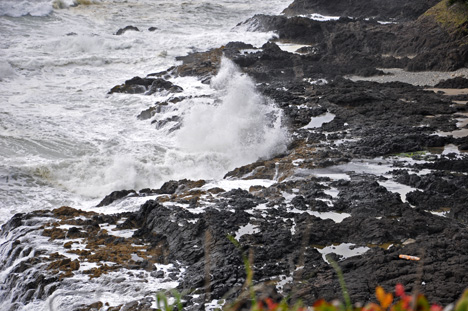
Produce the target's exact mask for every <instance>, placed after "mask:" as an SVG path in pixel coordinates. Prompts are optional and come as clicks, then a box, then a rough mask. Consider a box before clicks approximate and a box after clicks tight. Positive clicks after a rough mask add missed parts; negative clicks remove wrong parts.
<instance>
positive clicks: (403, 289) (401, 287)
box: [395, 283, 406, 297]
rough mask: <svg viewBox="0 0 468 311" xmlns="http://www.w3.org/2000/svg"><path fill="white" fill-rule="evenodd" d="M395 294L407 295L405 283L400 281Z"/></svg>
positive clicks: (399, 295)
mask: <svg viewBox="0 0 468 311" xmlns="http://www.w3.org/2000/svg"><path fill="white" fill-rule="evenodd" d="M395 295H397V296H398V297H404V296H405V295H406V294H405V287H404V286H403V284H400V283H398V284H397V285H396V286H395Z"/></svg>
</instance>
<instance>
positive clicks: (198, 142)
mask: <svg viewBox="0 0 468 311" xmlns="http://www.w3.org/2000/svg"><path fill="white" fill-rule="evenodd" d="M288 4H289V1H284V0H265V1H250V0H239V1H229V0H217V1H211V0H210V1H201V0H193V1H187V0H186V1H182V0H170V1H169V0H161V1H157V0H102V1H98V0H94V1H92V0H54V1H51V0H29V1H17V0H1V1H0V225H1V224H4V223H5V222H7V221H8V220H9V219H10V218H11V217H12V216H13V215H14V214H16V213H26V212H30V211H33V210H40V209H53V208H57V207H60V206H62V205H68V206H71V207H75V208H81V209H84V210H95V207H94V206H95V205H96V204H97V203H98V202H99V201H100V199H102V198H103V197H104V196H105V195H107V194H109V193H110V192H112V191H114V190H121V189H135V190H139V189H142V188H156V187H159V186H160V185H161V184H162V183H163V182H165V181H167V180H170V179H180V178H192V179H199V178H203V179H209V180H219V179H220V178H222V176H224V174H225V173H226V172H227V171H229V170H231V169H233V168H235V167H238V166H240V165H243V164H247V163H249V162H252V161H255V160H256V159H257V158H259V157H266V156H270V155H271V154H273V153H275V152H280V151H282V150H283V149H284V148H285V145H286V141H287V133H286V130H285V129H284V128H282V126H281V122H280V121H281V115H280V112H279V110H278V109H276V108H275V107H274V103H272V102H271V101H270V100H269V99H267V98H263V97H262V96H261V95H259V94H258V93H257V92H256V90H255V83H254V82H253V81H252V80H251V79H249V78H248V77H247V76H245V75H243V74H241V73H240V72H239V70H238V69H237V68H236V67H235V65H234V64H232V63H231V62H229V61H228V60H224V61H223V65H222V68H221V70H220V73H219V74H218V76H217V77H216V78H215V79H213V83H212V84H211V85H205V84H202V83H201V82H200V81H199V80H198V79H197V78H195V77H186V78H174V79H172V80H171V81H172V82H173V83H175V84H177V85H180V86H182V87H183V88H184V95H186V96H193V98H192V99H188V100H184V101H182V102H180V103H179V104H178V105H177V106H175V105H174V106H171V107H169V108H167V109H166V110H164V111H162V112H161V113H160V114H158V115H157V116H155V120H156V121H157V120H158V118H160V119H161V120H162V119H165V118H169V117H171V116H173V115H177V116H180V117H182V119H181V122H182V124H181V128H180V130H177V131H171V128H172V127H173V126H174V125H176V124H172V123H171V122H169V124H167V125H166V126H163V127H162V128H159V129H156V128H155V126H154V125H152V124H151V120H146V121H139V120H137V118H136V116H137V115H138V114H139V113H140V112H141V111H142V110H145V109H147V108H148V107H151V106H153V105H154V103H155V102H157V101H164V100H167V99H169V98H171V96H173V95H172V94H167V93H158V94H155V95H151V96H144V95H125V94H115V95H107V92H108V91H109V90H110V89H111V88H112V87H113V86H114V85H117V84H121V83H123V82H124V81H125V80H127V79H130V78H132V77H134V76H146V75H147V74H149V73H152V72H158V71H162V70H165V69H167V68H169V67H170V66H173V65H176V64H177V61H176V60H175V57H176V56H180V55H186V54H187V53H189V52H196V51H205V50H207V49H209V48H214V47H219V46H221V45H223V44H226V43H228V42H230V41H244V42H246V43H251V44H253V45H254V46H261V45H263V44H264V43H265V42H266V41H267V40H268V39H270V38H271V37H273V36H274V34H273V33H253V32H248V31H247V30H246V29H241V28H236V27H235V26H236V24H238V23H239V22H242V21H244V20H245V19H247V18H249V17H250V16H252V15H254V14H256V13H265V14H279V13H280V12H281V11H282V10H283V9H284V8H285V7H286V6H287V5H288ZM127 25H133V26H136V27H138V28H139V29H140V31H139V32H136V31H128V32H126V33H125V34H123V35H121V36H117V35H115V33H116V32H117V30H118V29H120V28H123V27H125V26H127ZM150 27H156V28H157V29H156V30H155V31H149V30H148V29H149V28H150ZM198 95H209V97H202V98H196V96H198ZM272 114H276V115H277V117H278V118H275V120H276V121H272V119H270V118H269V117H268V116H271V115H272ZM141 203H143V201H141V202H140V201H138V200H137V201H134V202H133V203H132V204H120V205H119V204H116V205H113V206H111V207H109V208H107V209H106V210H105V211H104V212H106V213H115V212H123V211H134V210H136V209H138V206H139V204H141ZM100 211H101V212H103V211H102V210H100ZM30 225H31V226H34V224H30ZM18 237H21V238H22V239H23V240H25V241H26V240H27V241H28V243H31V245H32V247H33V248H35V249H41V248H42V249H44V248H48V249H49V250H50V251H53V250H54V247H55V246H54V245H52V244H51V243H50V242H48V241H47V240H46V239H43V238H41V237H38V236H35V237H33V236H29V235H28V233H27V226H24V227H22V228H21V227H20V228H19V229H18V230H16V231H15V232H3V233H2V236H1V238H0V243H1V245H0V261H1V262H2V265H1V269H2V270H0V291H1V294H0V297H1V298H0V299H2V300H1V301H0V306H1V308H0V309H1V310H4V309H8V308H9V307H10V304H9V299H11V297H12V292H14V290H15V289H13V288H5V287H4V286H1V284H2V283H3V282H4V280H5V279H6V278H8V276H9V273H10V271H11V270H12V269H13V268H14V267H15V266H17V265H18V264H20V262H19V261H20V260H21V259H20V260H19V261H18V262H8V260H7V258H6V256H7V253H8V250H9V247H11V243H12V241H13V240H14V239H16V238H18ZM32 241H34V242H32ZM28 256H34V252H31V253H28V254H27V255H25V258H26V257H28ZM37 272H38V271H32V270H31V271H29V272H28V273H31V274H32V273H37ZM23 277H24V278H25V279H24V281H25V282H26V281H27V277H28V275H27V274H26V273H25V275H24V276H23ZM113 277H116V276H115V275H109V279H112V278H113ZM85 278H87V277H85V276H83V279H85ZM74 281H75V283H71V284H64V285H63V286H64V288H65V289H66V288H68V290H69V291H79V290H86V291H93V290H95V289H101V290H103V291H105V292H106V295H108V297H107V299H108V300H112V299H115V301H118V300H120V301H124V300H126V299H127V300H128V299H130V298H134V297H135V295H136V294H135V292H134V291H131V290H129V291H128V292H118V291H117V290H116V288H115V287H113V286H111V285H108V284H107V283H105V282H104V283H105V284H107V285H105V284H104V283H102V282H101V281H100V282H101V283H100V282H97V281H96V282H94V283H93V282H91V283H89V282H88V283H83V284H82V283H80V280H79V278H78V279H76V280H74ZM131 281H132V280H129V284H131ZM109 284H110V283H109ZM172 285H173V284H172ZM106 286H107V287H106ZM129 286H130V287H131V285H129ZM147 286H148V287H151V288H155V287H157V286H160V285H158V284H148V285H147ZM83 287H84V288H83ZM78 298H79V297H78ZM67 299H72V300H73V297H68V298H67ZM67 303H71V302H67V301H62V302H61V305H66V304H67ZM20 310H48V301H42V300H34V299H32V301H31V302H28V303H26V304H25V305H24V306H21V308H20ZM64 310H65V309H64Z"/></svg>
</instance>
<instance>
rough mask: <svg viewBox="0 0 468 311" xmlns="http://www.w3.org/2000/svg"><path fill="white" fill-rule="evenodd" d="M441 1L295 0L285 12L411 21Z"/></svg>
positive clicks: (289, 13) (291, 14)
mask: <svg viewBox="0 0 468 311" xmlns="http://www.w3.org/2000/svg"><path fill="white" fill-rule="evenodd" d="M438 2H439V0H428V1H406V0H394V1H391V2H389V1H386V0H370V1H360V0H335V1H327V0H295V1H294V2H293V3H292V4H290V5H289V6H288V7H287V8H286V9H285V10H284V11H283V12H284V13H285V14H286V15H287V16H294V15H305V14H313V13H318V14H321V15H327V16H341V17H352V18H371V19H377V20H382V21H397V22H401V21H410V20H415V19H417V18H418V17H419V16H420V15H421V14H423V13H424V12H425V11H427V10H428V9H429V8H431V7H432V6H434V5H436V4H437V3H438Z"/></svg>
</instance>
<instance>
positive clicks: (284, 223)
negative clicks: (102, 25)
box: [2, 0, 468, 310]
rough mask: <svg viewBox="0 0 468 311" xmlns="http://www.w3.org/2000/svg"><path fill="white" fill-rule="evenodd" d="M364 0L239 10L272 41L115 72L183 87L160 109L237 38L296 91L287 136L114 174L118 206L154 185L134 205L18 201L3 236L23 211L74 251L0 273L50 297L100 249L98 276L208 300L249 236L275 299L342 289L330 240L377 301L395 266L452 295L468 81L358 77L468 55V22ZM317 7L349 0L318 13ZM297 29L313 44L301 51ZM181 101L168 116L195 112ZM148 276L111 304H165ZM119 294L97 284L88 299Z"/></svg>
mask: <svg viewBox="0 0 468 311" xmlns="http://www.w3.org/2000/svg"><path fill="white" fill-rule="evenodd" d="M351 2H352V3H354V4H353V5H351V4H349V3H350V1H338V3H337V4H336V5H335V2H333V3H334V5H333V7H331V6H330V5H329V2H328V1H320V0H315V1H313V0H296V1H294V2H293V3H292V4H291V5H290V6H289V7H288V8H287V9H286V10H285V15H281V16H264V15H258V16H255V17H252V18H251V19H249V20H248V21H245V22H243V23H240V24H239V25H237V26H236V27H248V28H249V29H251V30H252V31H276V32H277V33H278V38H277V39H275V40H272V41H271V42H267V43H265V44H264V45H263V46H262V47H260V48H258V47H253V46H250V45H247V44H244V43H241V42H232V43H229V44H227V45H226V46H223V47H220V48H218V49H214V50H211V51H206V52H203V53H195V54H190V55H187V56H182V57H180V58H179V60H180V61H181V63H182V64H181V65H179V66H177V67H173V68H169V69H168V70H167V71H165V72H162V73H155V74H150V75H148V76H147V77H144V78H139V77H136V78H133V79H131V80H128V81H126V82H125V83H123V84H122V85H119V86H115V87H114V88H112V90H111V91H110V93H131V94H146V95H151V94H153V93H155V92H160V91H166V92H169V93H173V94H174V97H172V99H171V100H170V102H164V103H156V104H155V106H154V107H152V108H150V109H148V110H146V111H143V112H142V113H141V114H140V115H139V116H138V120H135V122H153V121H154V120H153V117H154V116H155V115H157V114H158V113H161V111H162V110H163V108H162V107H164V106H166V105H177V103H178V102H180V101H183V100H184V96H185V95H184V90H183V88H181V87H180V86H177V85H175V84H173V83H172V82H171V81H170V80H171V79H172V78H173V77H175V76H196V77H198V78H199V79H200V80H201V81H203V83H209V82H210V79H211V77H213V76H214V75H215V74H216V72H217V69H218V68H219V65H220V61H221V58H222V56H225V57H227V58H229V59H231V60H232V61H233V62H234V63H236V64H237V65H238V66H239V67H240V68H241V69H242V71H243V72H245V73H246V74H248V75H249V76H251V77H252V78H253V79H254V80H255V81H256V82H257V87H258V92H260V93H261V94H263V95H265V96H267V97H268V98H271V99H272V100H274V102H275V103H276V104H277V105H278V107H279V108H281V109H282V111H283V114H284V116H285V120H286V123H287V124H286V125H287V126H288V128H289V130H290V134H291V139H290V143H289V146H288V150H287V151H286V152H284V153H283V154H278V155H276V156H274V157H273V158H269V159H260V160H258V161H257V162H254V163H251V164H249V165H246V166H242V167H239V168H236V169H234V170H232V171H230V172H227V173H226V176H225V181H226V183H225V184H219V183H214V182H212V181H205V180H199V181H190V180H179V181H169V182H167V183H165V184H164V185H163V186H162V187H161V188H160V189H143V190H140V189H135V190H123V191H116V192H114V193H112V194H109V196H107V197H106V198H104V199H103V201H102V202H101V203H100V206H102V208H105V206H106V205H109V204H112V203H113V202H114V201H116V200H126V199H128V198H132V197H141V198H145V197H151V199H150V200H148V201H147V202H146V203H144V204H143V205H142V206H141V207H140V209H139V210H138V211H137V212H134V213H124V214H118V215H104V214H99V213H88V212H83V211H80V210H76V209H73V208H72V207H61V208H58V209H56V210H53V211H39V212H33V213H29V214H18V215H16V216H15V217H13V218H12V219H11V220H10V221H9V222H8V223H7V224H5V225H4V226H3V227H2V234H3V235H4V236H6V235H7V234H8V233H12V234H13V233H14V232H16V231H15V230H20V228H22V229H21V230H23V231H27V232H28V234H29V233H32V232H37V233H38V234H39V235H42V236H43V237H44V238H46V239H48V240H49V241H50V242H51V243H54V244H56V245H57V247H58V248H61V249H62V250H63V252H64V253H69V254H73V256H74V257H73V258H75V259H73V260H71V259H70V258H71V256H68V257H67V256H64V255H63V254H62V253H61V254H59V253H53V254H40V257H38V255H39V254H36V256H31V257H30V258H29V259H28V260H25V261H22V264H21V265H19V266H16V267H14V268H13V269H12V270H11V271H10V274H9V277H8V278H7V283H6V284H4V285H2V286H3V287H6V288H8V287H9V288H13V287H23V291H22V292H23V294H22V295H19V296H18V297H11V299H12V301H18V302H21V301H27V300H28V299H31V298H32V297H34V298H37V299H45V298H46V297H48V296H50V295H52V294H53V293H54V291H55V290H56V288H57V286H58V285H57V284H58V283H60V282H67V279H70V278H71V277H73V275H74V271H77V270H79V269H80V266H81V267H83V266H86V265H88V264H90V263H93V264H94V265H93V266H92V267H91V268H89V269H86V270H85V271H86V272H85V273H86V274H88V275H89V278H91V279H92V278H99V277H101V276H103V275H106V274H109V273H110V272H113V271H122V270H125V271H126V273H122V276H121V278H123V279H124V280H122V281H121V282H124V281H125V280H134V279H135V278H136V279H140V280H141V282H143V283H144V282H145V280H146V282H147V279H148V278H157V279H160V280H162V281H163V282H166V283H167V284H168V285H170V284H172V283H171V282H176V281H178V282H179V285H178V290H180V291H181V292H184V293H186V295H185V299H186V301H185V308H184V309H186V310H205V303H208V302H211V301H220V303H221V300H222V299H228V300H229V299H233V298H235V297H238V296H239V295H240V293H241V291H242V288H243V285H244V282H245V271H244V268H243V263H242V257H241V253H242V252H244V253H245V254H248V253H250V254H251V256H252V257H253V260H252V266H253V270H254V281H255V284H257V285H259V286H258V292H259V293H262V294H265V295H270V296H272V297H274V298H275V299H279V297H282V296H287V295H290V296H291V299H292V300H296V299H302V300H303V301H304V302H305V303H307V304H310V303H313V302H314V301H315V300H317V299H319V298H325V299H328V300H332V299H335V298H338V297H337V295H338V293H339V292H340V289H339V288H340V287H339V282H338V278H337V277H336V274H335V272H334V270H333V268H332V267H331V266H330V265H329V264H328V262H327V260H326V258H325V254H331V256H332V258H333V259H334V260H336V261H338V263H339V265H340V266H341V268H342V270H343V273H344V278H345V280H346V282H347V285H348V289H349V293H350V296H351V298H352V300H353V301H354V302H361V303H365V302H368V301H372V300H373V299H374V297H373V292H374V291H373V289H374V288H375V287H376V286H377V285H381V286H383V287H384V288H385V289H386V290H391V289H392V288H393V287H394V286H395V284H397V283H403V284H405V286H406V287H407V289H409V290H419V291H422V292H424V293H425V294H426V295H427V297H428V299H429V300H430V301H431V302H435V303H440V304H443V305H447V304H450V303H452V302H454V301H455V300H456V299H457V298H458V297H459V295H460V293H461V292H462V291H463V290H464V289H465V288H466V287H467V286H468V228H467V224H468V207H467V205H466V202H467V201H468V191H467V186H466V185H468V175H467V174H468V153H467V151H468V124H467V122H466V121H467V119H468V106H467V102H468V97H467V96H468V95H465V94H463V92H458V93H455V95H453V94H452V95H447V94H448V93H447V94H445V93H444V92H440V90H439V91H437V90H435V91H434V90H430V89H428V88H429V86H428V87H424V86H419V85H412V84H407V83H403V82H388V83H378V82H374V81H359V80H354V79H353V80H350V79H347V78H346V77H348V75H356V76H365V77H376V76H377V77H378V76H379V75H384V74H385V69H388V68H400V69H405V70H408V71H421V70H439V71H453V70H457V69H460V68H466V64H467V63H468V45H466V44H461V43H463V42H465V43H466V41H467V38H466V33H465V32H456V31H455V30H454V29H453V27H454V26H453V25H450V27H452V28H450V27H449V26H446V25H445V26H444V24H441V23H440V21H438V20H437V18H436V17H435V15H434V14H436V13H435V12H437V10H436V9H434V8H437V6H439V5H441V4H438V3H439V1H437V0H433V1H423V0H419V1H412V2H410V3H411V4H407V3H408V2H407V1H392V2H389V1H383V0H382V1H377V0H376V1H371V2H369V1H366V2H365V5H364V4H363V3H364V2H363V1H358V0H355V1H351ZM442 2H445V1H442ZM434 6H435V7H434ZM455 6H457V5H455ZM425 12H426V13H425ZM312 13H318V14H322V15H333V16H341V17H340V18H339V19H337V20H329V21H317V20H314V19H312V18H310V17H311V16H310V14H312ZM383 22H385V23H383ZM387 22H391V23H387ZM287 45H289V46H295V45H297V46H298V50H297V51H294V52H289V51H287V50H285V49H286V48H285V46H287ZM467 82H468V80H466V79H464V78H463V77H457V78H455V79H449V80H447V81H443V82H441V83H440V84H439V85H437V86H436V87H437V88H440V89H447V90H448V89H458V90H464V89H467V88H468V83H467ZM431 86H432V85H431ZM172 118H173V119H171V120H166V121H167V122H175V123H180V122H183V120H182V119H181V118H179V117H173V116H172ZM158 122H159V123H158ZM161 122H163V121H161V120H159V121H157V122H156V123H155V126H163V125H164V124H161ZM167 122H166V123H167ZM177 129H178V126H177V125H176V126H174V130H177ZM24 228H27V229H24ZM23 233H24V232H23ZM24 234H26V233H24ZM13 235H14V234H13ZM228 235H232V236H233V237H235V238H236V239H237V240H238V241H239V243H240V245H241V249H238V248H236V247H235V245H233V244H232V243H231V242H230V241H229V239H228V238H227V236H228ZM77 244H79V245H86V246H85V247H80V248H78V247H77ZM32 251H33V246H31V245H28V243H26V242H20V241H19V239H18V240H16V241H11V250H10V253H9V254H8V258H9V259H8V260H9V263H6V262H4V263H2V264H3V266H9V264H10V265H11V264H12V262H14V261H15V259H16V258H18V256H20V255H21V256H25V254H29V253H30V252H32ZM400 254H407V255H413V256H418V257H420V259H421V260H420V261H407V260H404V259H400V258H399V255H400ZM163 265H164V268H163ZM38 266H42V267H43V269H44V271H45V272H44V273H37V274H35V275H29V276H28V280H29V283H26V284H21V282H22V279H21V278H20V277H18V275H19V274H22V273H23V274H27V273H28V271H29V270H28V269H30V268H31V267H38ZM167 267H169V268H167ZM132 271H133V272H132ZM135 274H136V276H135ZM130 275H131V276H130ZM138 275H139V276H138ZM114 281H115V280H114ZM260 284H261V285H262V286H260ZM147 290H148V293H147V295H146V296H147V298H145V299H142V300H136V301H133V302H130V303H125V304H122V305H121V306H119V307H113V308H108V309H106V310H154V309H151V304H152V298H151V297H153V298H154V293H152V292H151V290H150V289H147ZM105 304H106V301H100V300H98V301H96V302H95V303H94V304H92V305H83V306H82V307H81V309H79V310H97V309H99V308H102V307H105Z"/></svg>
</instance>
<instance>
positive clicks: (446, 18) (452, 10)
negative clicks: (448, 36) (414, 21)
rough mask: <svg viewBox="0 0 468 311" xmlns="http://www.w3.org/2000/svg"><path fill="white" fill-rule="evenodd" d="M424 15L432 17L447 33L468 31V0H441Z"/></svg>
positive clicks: (464, 32)
mask: <svg viewBox="0 0 468 311" xmlns="http://www.w3.org/2000/svg"><path fill="white" fill-rule="evenodd" d="M424 15H425V16H430V17H433V18H434V19H435V20H436V21H437V23H439V24H440V25H442V27H444V28H445V29H446V30H447V31H448V32H449V33H452V34H457V33H462V34H466V33H468V0H442V1H441V2H439V3H438V4H437V5H435V6H433V7H432V8H431V9H429V10H428V11H427V12H426V13H425V14H424Z"/></svg>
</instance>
